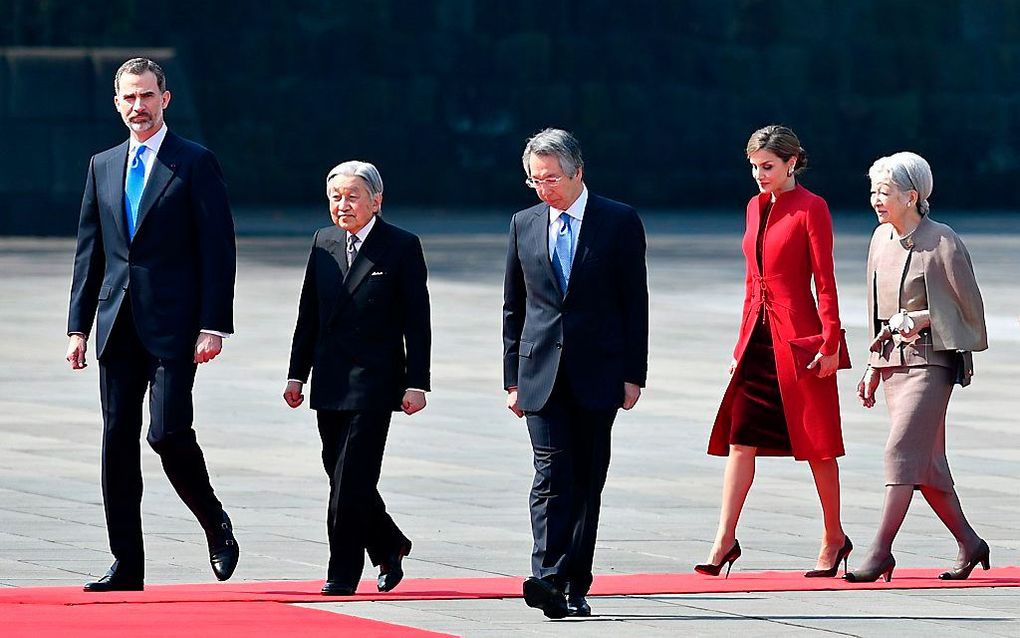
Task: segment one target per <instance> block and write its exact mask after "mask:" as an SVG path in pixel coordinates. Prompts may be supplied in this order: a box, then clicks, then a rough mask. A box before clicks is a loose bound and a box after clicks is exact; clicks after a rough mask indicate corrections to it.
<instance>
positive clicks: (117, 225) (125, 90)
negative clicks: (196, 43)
mask: <svg viewBox="0 0 1020 638" xmlns="http://www.w3.org/2000/svg"><path fill="white" fill-rule="evenodd" d="M114 90H115V95H114V98H113V101H114V105H115V106H116V108H117V110H118V111H119V112H120V115H121V117H122V118H123V120H124V124H125V125H126V126H127V127H128V129H129V130H130V137H129V138H128V140H127V141H125V142H124V143H123V144H120V145H119V146H116V147H114V148H111V149H109V150H107V151H103V152H102V153H99V154H97V155H95V156H93V157H92V161H91V162H90V163H89V170H88V177H87V179H86V182H85V194H84V196H83V197H82V205H81V221H80V223H79V226H78V247H77V251H76V253H75V258H74V277H73V281H72V285H71V299H70V309H69V312H68V320H67V333H68V336H69V344H68V350H67V360H68V362H70V364H71V368H72V369H75V370H80V369H82V368H84V367H85V366H86V363H85V351H86V346H87V340H88V336H89V334H90V333H91V331H92V325H93V321H94V320H95V319H96V317H97V316H98V320H97V321H96V327H97V331H96V338H95V345H96V356H97V358H98V360H99V377H100V397H101V401H102V406H103V503H104V505H105V509H106V525H107V532H108V534H109V538H110V549H111V551H112V552H113V556H114V559H115V560H114V563H113V566H112V567H111V568H110V570H109V571H108V572H107V574H106V575H105V576H103V577H102V578H100V579H99V580H98V581H96V582H92V583H88V584H86V585H85V591H116V590H139V589H142V587H143V582H144V560H145V555H144V549H143V542H142V520H141V501H142V473H141V463H140V459H139V454H140V449H139V448H140V445H139V434H140V432H141V427H142V405H143V401H144V397H145V393H146V391H148V393H149V417H150V419H149V430H148V436H147V437H146V438H147V440H148V442H149V445H151V446H152V448H153V449H154V450H155V451H156V453H157V454H159V457H160V461H161V462H162V464H163V469H164V471H165V472H166V475H167V478H169V479H170V483H171V484H172V485H173V487H174V489H175V490H176V491H177V494H178V495H179V496H180V497H181V500H183V501H184V503H185V504H186V505H187V506H188V508H189V509H191V511H192V513H194V515H195V517H196V518H197V519H198V521H199V523H201V525H202V528H203V529H204V530H205V534H206V540H207V542H208V546H209V559H210V563H211V565H212V569H213V573H214V574H215V575H216V577H217V578H218V579H219V580H226V579H228V578H230V576H231V574H232V573H233V571H234V568H235V567H236V565H237V559H238V547H237V542H236V540H235V539H234V535H233V531H232V529H231V523H230V519H229V518H228V517H227V514H226V512H224V511H223V506H222V505H221V504H220V501H219V500H218V499H217V498H216V495H215V493H214V492H213V488H212V486H211V485H210V482H209V473H208V471H207V470H206V465H205V458H204V457H203V455H202V449H201V448H200V447H199V445H198V441H197V439H196V437H195V431H194V429H193V428H192V420H193V416H194V414H193V406H192V399H191V391H192V386H193V384H194V381H195V372H196V369H197V366H198V364H200V363H205V362H207V361H211V360H212V359H213V358H214V357H216V355H218V354H219V353H220V350H221V348H222V340H223V338H224V337H227V336H229V335H230V333H232V332H233V330H234V327H233V300H234V271H235V261H236V260H235V248H234V224H233V219H232V218H231V214H230V206H229V203H228V201H227V190H226V185H225V184H224V181H223V174H222V172H221V171H220V167H219V164H218V163H217V162H216V158H215V157H214V156H213V154H212V153H211V152H210V151H209V150H207V149H205V148H203V147H201V146H199V145H198V144H195V143H194V142H190V141H188V140H186V139H183V138H181V137H178V136H177V135H175V134H174V133H172V132H170V131H169V130H168V129H167V126H166V124H165V122H164V119H163V111H164V109H166V108H167V106H168V105H169V104H170V92H169V91H168V90H166V77H165V75H164V73H163V70H162V69H161V68H160V67H159V65H158V64H156V63H155V62H153V61H152V60H148V59H145V58H134V59H131V60H128V61H127V62H125V63H124V64H123V65H121V67H120V68H119V69H118V70H117V74H116V76H115V79H114ZM97 311H98V314H97Z"/></svg>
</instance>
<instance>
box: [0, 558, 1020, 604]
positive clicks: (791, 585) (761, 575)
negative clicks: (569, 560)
mask: <svg viewBox="0 0 1020 638" xmlns="http://www.w3.org/2000/svg"><path fill="white" fill-rule="evenodd" d="M941 571H942V570H941V569H937V568H930V569H897V570H896V571H895V572H894V573H893V580H892V582H891V583H885V582H878V583H868V584H856V585H854V584H850V583H847V582H845V581H843V580H842V579H840V578H804V576H803V575H802V574H801V572H734V573H733V574H731V575H730V577H729V578H728V579H725V578H721V577H717V578H713V577H711V576H701V575H699V574H693V573H692V574H614V575H601V576H596V577H595V584H594V585H593V587H592V590H591V595H592V596H639V595H652V594H713V593H726V592H767V591H821V590H841V589H934V588H941V587H947V588H958V587H1020V567H999V568H995V569H991V570H988V571H983V570H981V569H977V570H975V571H974V573H973V574H972V575H971V577H970V578H969V579H968V580H939V579H938V578H937V576H938V574H939V573H940V572H941ZM522 580H523V579H522V578H518V577H512V576H498V577H491V578H405V579H404V581H403V582H402V583H401V584H400V587H398V588H397V590H396V591H393V592H390V593H387V594H381V593H379V592H377V591H376V590H375V581H374V580H365V581H363V582H362V583H361V587H360V588H359V591H360V593H358V594H357V595H355V596H350V597H329V598H326V597H324V596H322V595H320V594H319V587H321V586H322V581H321V580H310V581H293V580H292V581H281V582H265V581H259V582H238V583H205V584H198V585H148V586H146V588H145V591H143V592H112V593H108V594H87V593H85V592H83V591H82V590H81V587H26V588H12V589H2V590H0V605H5V604H10V603H16V604H50V605H82V604H90V603H121V602H123V603H170V602H284V603H299V602H328V601H331V600H333V601H369V600H392V601H396V600H456V599H465V598H520V597H521V581H522Z"/></svg>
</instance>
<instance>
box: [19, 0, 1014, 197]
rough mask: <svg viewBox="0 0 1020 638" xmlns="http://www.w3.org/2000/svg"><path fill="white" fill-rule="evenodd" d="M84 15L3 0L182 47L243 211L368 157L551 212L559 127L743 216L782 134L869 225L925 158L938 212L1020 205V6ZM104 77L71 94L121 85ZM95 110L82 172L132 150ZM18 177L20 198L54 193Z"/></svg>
mask: <svg viewBox="0 0 1020 638" xmlns="http://www.w3.org/2000/svg"><path fill="white" fill-rule="evenodd" d="M82 4H85V3H77V2H70V1H69V0H49V2H47V3H35V2H30V1H29V0H10V1H9V3H7V4H6V5H3V4H0V44H8V45H20V46H27V45H31V46H40V45H45V46H116V47H122V48H124V49H131V47H135V46H152V45H160V46H168V47H172V48H173V50H174V51H176V53H177V57H176V58H174V59H175V60H176V66H175V67H174V69H173V71H172V72H170V80H169V83H170V88H171V90H173V91H175V105H176V103H177V102H176V100H177V97H176V92H177V91H179V90H180V89H181V86H182V84H184V83H185V82H186V83H188V84H190V86H191V88H192V89H193V97H194V105H195V109H196V112H197V113H198V114H199V116H200V119H201V123H202V127H201V129H202V132H203V133H204V140H205V142H206V143H207V144H208V145H209V146H210V147H211V148H212V149H213V150H214V151H216V153H217V155H218V156H219V157H220V159H221V161H222V163H223V165H224V169H225V171H226V173H227V176H228V180H229V182H230V187H231V194H232V198H233V200H234V201H235V202H236V203H238V204H240V205H256V206H274V205H293V204H307V203H314V204H318V203H320V202H321V200H322V197H323V193H322V189H323V179H324V175H325V173H326V171H327V170H328V169H329V168H330V167H331V166H332V165H334V164H335V163H337V162H338V161H341V160H344V159H351V158H359V159H366V160H369V161H373V162H375V163H376V164H377V165H378V166H379V168H380V170H381V171H382V173H383V177H384V179H385V180H386V183H387V200H388V201H389V202H391V203H394V204H401V205H430V206H450V207H462V206H484V207H494V208H500V209H510V208H513V207H515V206H520V205H524V204H527V203H528V202H530V201H531V200H532V199H533V194H532V193H530V192H528V191H527V189H526V188H525V187H524V186H523V184H522V180H523V177H524V176H523V174H522V172H521V168H520V152H521V149H522V146H523V142H524V140H525V138H526V137H527V136H528V135H529V134H531V133H533V132H535V131H536V130H538V129H540V128H542V127H544V126H550V125H551V126H560V127H564V128H568V129H570V130H572V131H574V132H575V133H576V134H577V135H578V137H579V138H580V139H581V142H582V145H583V146H584V149H585V156H586V162H587V176H588V181H589V183H590V184H592V186H593V188H596V189H598V190H599V191H601V192H604V193H606V194H609V195H611V196H614V197H617V198H619V199H624V200H627V201H630V202H633V203H635V204H638V205H640V206H656V207H669V208H684V207H706V206H708V207H732V208H738V209H739V208H740V207H742V205H743V202H744V201H745V200H746V198H747V197H748V196H749V195H750V194H751V193H752V192H753V190H754V186H753V184H752V182H751V181H750V178H749V172H748V168H747V164H746V160H745V158H744V156H743V147H744V144H745V142H746V140H747V137H748V135H749V134H750V133H751V131H753V130H754V129H755V128H757V127H759V126H762V125H764V124H768V123H772V122H781V123H784V124H787V125H789V126H791V127H793V128H794V129H795V130H796V131H797V132H798V133H799V134H800V136H801V138H802V141H803V143H804V146H805V147H806V148H807V149H808V151H809V154H810V158H811V163H812V168H811V170H809V171H808V173H807V174H806V175H805V177H804V180H803V181H804V182H805V183H806V184H807V185H808V186H809V187H810V188H812V189H814V190H816V191H817V192H819V193H821V194H822V195H824V196H826V197H827V198H828V199H829V201H830V203H831V204H832V205H833V206H834V207H835V206H840V207H843V206H853V207H861V208H864V207H865V206H866V205H867V190H868V185H867V181H866V177H865V175H866V171H867V168H868V166H869V165H870V163H871V162H872V161H873V160H874V159H875V158H876V157H878V156H880V155H883V154H888V153H890V152H894V151H897V150H904V149H909V150H915V151H917V152H919V153H921V154H922V155H925V156H926V157H927V158H928V159H929V160H930V161H931V162H932V165H933V167H934V171H935V184H936V187H935V195H934V197H933V199H932V203H933V206H934V207H936V208H938V207H939V206H942V207H954V208H959V207H963V208H970V207H984V208H988V207H991V208H1000V209H1001V208H1016V207H1017V206H1018V205H1020V194H1018V192H1017V191H1015V190H1012V189H1009V188H1008V186H1009V184H1011V182H1012V181H1013V178H1014V176H1015V175H1017V172H1018V170H1020V151H1018V149H1017V140H1018V138H1020V3H1016V2H991V1H988V2H985V1H965V0H939V1H938V2H931V1H926V2H921V1H908V0H854V1H853V2H845V1H837V0H767V1H766V0H729V1H726V0H687V1H681V0H677V1H668V0H661V1H653V0H630V1H629V2H626V3H622V2H614V1H611V0H583V1H582V0H544V1H540V0H517V1H514V2H499V1H492V2H490V1H487V0H435V1H423V0H418V1H412V0H356V1H355V0H348V1H337V0H330V1H327V0H305V1H303V2H299V3H292V2H273V1H264V2H262V3H258V4H252V3H248V2H237V1H222V2H216V3H208V2H200V1H198V0H178V1H177V2H173V3H169V2H167V3H161V2H151V3H146V4H144V5H143V4H138V3H134V2H131V1H130V0H110V2H108V3H105V4H104V5H103V6H101V7H96V6H91V7H88V8H87V10H86V9H85V8H82V7H81V6H80V5H82ZM5 12H6V13H5ZM131 51H132V53H133V52H134V50H133V49H132V50H131ZM124 55H125V57H126V56H127V55H128V52H127V51H124ZM67 64H69V65H71V64H76V63H72V62H68V63H67ZM7 66H8V68H6V69H4V70H2V71H0V127H4V130H6V126H7V125H6V124H3V123H4V122H8V121H11V119H10V117H11V116H10V115H9V113H10V111H9V110H6V109H10V108H11V104H10V100H11V98H10V97H8V94H9V92H10V91H12V90H13V88H12V87H14V84H12V82H13V79H11V78H9V77H8V76H5V75H4V74H10V73H11V72H13V71H12V69H13V68H14V67H13V66H11V64H10V63H8V65H7ZM93 66H94V65H93ZM168 71H169V70H168ZM94 72H95V68H93V69H91V71H89V70H88V69H82V74H83V77H84V76H88V77H89V78H90V79H88V80H82V79H79V80H66V81H67V82H69V83H72V85H73V86H75V87H76V90H86V88H89V87H91V86H93V85H96V86H101V85H103V84H108V78H102V77H97V76H96V75H95V74H94ZM67 73H71V71H69V70H68V71H67ZM90 73H91V74H90ZM110 73H112V71H110ZM40 74H41V75H40V77H43V76H44V75H45V74H44V73H43V72H41V71H40ZM101 75H102V74H100V76H101ZM100 80H102V81H100ZM75 83H77V84H75ZM185 86H187V85H186V84H185ZM106 90H107V87H105V86H101V88H100V89H99V94H100V95H102V100H107V99H108V96H109V94H108V93H105V92H106ZM97 100H99V98H97ZM102 100H100V101H102ZM68 104H70V102H68ZM49 108H57V106H53V107H51V106H46V107H45V108H40V110H39V112H38V113H37V114H36V115H35V116H34V117H35V119H36V120H37V122H38V125H40V126H44V127H45V126H52V125H53V124H52V121H53V120H54V119H56V120H60V119H61V118H62V117H70V114H63V115H61V114H57V113H52V114H47V115H43V111H45V109H49ZM92 112H93V113H95V114H96V115H97V118H96V120H95V121H94V125H93V128H92V129H91V130H90V131H89V132H88V133H83V136H87V137H86V138H83V139H85V141H82V142H79V143H76V144H79V145H78V146H76V147H75V148H74V149H69V151H68V154H69V155H71V154H81V155H84V156H87V155H88V151H87V150H85V149H83V148H82V147H83V146H85V147H90V148H91V147H93V146H98V147H103V146H104V145H106V146H108V145H110V144H112V143H115V142H116V141H118V140H119V139H120V138H121V137H122V136H123V132H122V131H117V130H116V129H117V127H118V126H120V124H119V121H118V120H117V118H116V115H115V113H113V112H112V110H109V111H105V107H103V109H99V108H96V107H93V109H92ZM47 113H49V112H48V111H47ZM181 117H182V113H181V112H180V111H173V110H172V111H171V113H170V114H168V121H169V122H170V124H171V126H173V127H175V128H178V129H179V128H180V127H181V126H182V125H183V124H184V123H183V122H181ZM79 119H80V118H79ZM100 121H102V124H100ZM193 121H194V120H192V122H193ZM46 122H51V124H46ZM101 127H102V128H101ZM31 137H32V136H29V138H31ZM5 138H6V135H5ZM4 144H5V146H7V147H8V148H10V147H11V146H12V145H11V144H10V143H9V142H8V141H7V140H6V139H5V141H4ZM13 147H14V148H17V149H21V143H20V142H19V143H18V144H14V145H13ZM20 152H21V151H20V150H19V153H20ZM36 152H37V151H34V150H26V151H25V153H27V154H29V155H31V154H32V153H36ZM8 154H9V153H5V155H8ZM60 161H72V158H70V157H68V158H67V159H66V160H65V159H61V160H60ZM73 161H74V162H75V163H74V164H73V165H72V166H70V167H63V168H61V169H60V170H61V171H62V172H61V175H62V176H64V177H62V178H61V179H62V180H64V181H61V185H63V184H64V183H65V181H66V180H70V182H73V181H74V179H78V181H80V179H81V178H80V177H77V178H76V177H75V176H80V175H83V172H84V171H83V162H84V161H85V160H83V159H79V158H77V157H75V158H73ZM16 164H18V166H17V167H16V170H20V171H21V174H22V178H21V179H19V180H16V181H17V182H19V183H20V182H21V181H22V180H29V179H38V176H36V175H34V174H33V175H24V173H29V172H33V173H34V169H33V168H31V167H30V166H29V164H28V163H23V162H20V161H17V162H16ZM37 165H38V162H36V163H35V164H32V165H31V166H37ZM4 172H6V170H5V171H4ZM4 179H5V180H6V179H7V177H6V176H5V177H4ZM4 183H5V184H6V183H8V182H6V181H5V182H4ZM78 188H79V189H80V186H78ZM6 192H7V191H6V190H4V189H2V188H0V201H2V200H4V199H7V197H8V196H7V195H6V194H5V193H6Z"/></svg>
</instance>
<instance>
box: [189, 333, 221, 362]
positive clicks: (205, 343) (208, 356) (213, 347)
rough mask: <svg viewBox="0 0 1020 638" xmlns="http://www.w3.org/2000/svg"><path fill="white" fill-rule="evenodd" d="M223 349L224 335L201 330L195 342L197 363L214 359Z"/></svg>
mask: <svg viewBox="0 0 1020 638" xmlns="http://www.w3.org/2000/svg"><path fill="white" fill-rule="evenodd" d="M221 350H223V337H220V336H218V335H212V334H209V333H208V332H201V333H199V335H198V341H197V342H196V343H195V363H205V362H207V361H212V360H213V359H215V358H216V355H218V354H219V353H220V351H221Z"/></svg>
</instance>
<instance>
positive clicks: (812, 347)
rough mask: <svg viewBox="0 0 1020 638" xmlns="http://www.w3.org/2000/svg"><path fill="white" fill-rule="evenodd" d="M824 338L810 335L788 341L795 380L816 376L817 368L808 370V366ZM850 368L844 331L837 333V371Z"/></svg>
mask: <svg viewBox="0 0 1020 638" xmlns="http://www.w3.org/2000/svg"><path fill="white" fill-rule="evenodd" d="M823 341H824V338H823V337H822V335H811V336H810V337H798V338H796V339H790V350H791V351H792V352H793V367H794V369H795V370H796V371H797V379H798V380H799V379H801V378H802V377H804V376H805V375H809V374H816V373H817V368H815V369H813V370H808V364H809V363H811V362H812V361H814V360H815V355H816V354H818V350H819V348H821V347H822V342H823ZM849 367H850V352H849V350H848V349H847V347H846V330H843V329H840V331H839V364H838V365H837V366H836V368H837V369H838V370H845V369H847V368H849Z"/></svg>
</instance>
